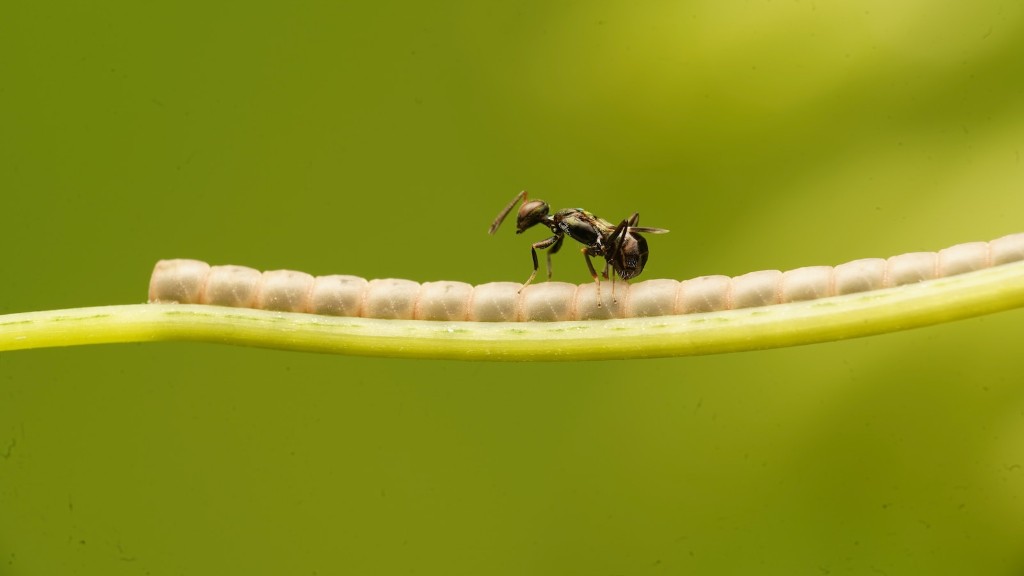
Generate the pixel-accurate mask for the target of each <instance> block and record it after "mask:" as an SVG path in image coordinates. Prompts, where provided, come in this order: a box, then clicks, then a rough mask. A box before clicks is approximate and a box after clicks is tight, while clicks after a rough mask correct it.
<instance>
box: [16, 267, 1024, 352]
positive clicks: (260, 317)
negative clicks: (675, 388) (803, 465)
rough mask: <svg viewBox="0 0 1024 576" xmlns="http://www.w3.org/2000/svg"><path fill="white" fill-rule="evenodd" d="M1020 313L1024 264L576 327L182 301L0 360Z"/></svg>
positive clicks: (740, 333) (498, 348) (55, 317)
mask: <svg viewBox="0 0 1024 576" xmlns="http://www.w3.org/2000/svg"><path fill="white" fill-rule="evenodd" d="M1021 306H1024V262H1015V263H1011V264H1004V265H1001V266H996V267H993V268H988V269H985V270H979V271H976V272H970V273H967V274H962V275H958V276H952V277H948V278H940V279H937V280H929V281H925V282H920V283H917V284H908V285H905V286H900V287H896V288H889V289H884V290H876V291H871V292H862V293H857V294H848V295H845V296H837V297H832V298H825V299H821V300H812V301H807V302H796V303H791V304H779V305H774V306H764V307H759V308H744V309H739V310H729V311H722V312H709V313H703V314H686V315H680V316H658V317H650V318H629V319H621V320H588V321H578V322H514V323H510V322H493V323H491V322H441V321H423V320H377V319H369V318H345V317H333V316H319V315H313V314H298V313H286V312H273V311H266V310H252V309H245V308H226V307H219V306H203V305H183V304H137V305H127V306H104V307H94V308H75V309H71V310H54V311H44V312H26V313H19V314H8V315H5V316H0V351H10V350H21V349H29V348H46V347H55V346H76V345H81V344H103V343H118V342H151V341H161V340H189V341H203V342H220V343H225V344H241V345H248V346H260V347H265V348H279V349H285V350H303V351H310V352H330V353H336V354H355V355H365V356H389V357H406V358H451V359H462V360H593V359H614V358H654V357H665V356H688V355H696V354H716V353H722V352H740V351H745V350H759V349H764V348H778V347H784V346H797V345H801V344H811V343H815V342H827V341H832V340H841V339H845V338H856V337H860V336H869V335H873V334H881V333H885V332H894V331H897V330H905V329H909V328H916V327H920V326H927V325H931V324H938V323H941V322H949V321H952V320H959V319H963V318H970V317H973V316H981V315H984V314H991V313H994V312H1000V311H1003V310H1009V309H1012V308H1017V307H1021Z"/></svg>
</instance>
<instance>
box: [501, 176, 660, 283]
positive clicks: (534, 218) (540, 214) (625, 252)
mask: <svg viewBox="0 0 1024 576" xmlns="http://www.w3.org/2000/svg"><path fill="white" fill-rule="evenodd" d="M520 200H522V201H523V205H522V206H520V207H519V215H518V217H517V218H516V234H522V233H523V231H525V230H527V229H529V228H531V227H533V226H536V225H537V224H543V225H544V226H547V227H548V228H550V229H551V231H552V232H553V233H554V236H552V237H551V238H548V239H546V240H541V241H540V242H534V243H533V245H532V246H530V253H531V255H532V256H533V273H532V274H530V277H529V278H528V279H527V280H526V282H524V283H523V288H526V287H527V286H528V285H529V284H530V282H533V279H534V278H536V277H537V269H538V268H539V263H538V262H537V249H538V248H540V249H545V248H547V249H548V279H549V280H550V279H551V255H552V254H555V253H557V252H558V250H559V249H561V248H562V240H564V239H565V235H566V234H568V235H569V237H570V238H572V239H573V240H575V241H577V242H579V243H580V244H583V248H581V249H580V252H582V253H583V257H584V258H585V259H586V261H587V269H588V270H590V276H591V277H592V278H593V279H594V282H596V283H597V298H598V302H599V303H600V301H601V281H600V280H599V279H598V277H597V270H595V269H594V263H593V262H591V260H590V257H591V256H604V259H605V265H604V271H602V272H601V275H602V276H603V277H604V278H605V279H606V280H607V279H608V268H609V266H610V267H611V269H612V270H613V271H614V273H615V274H618V276H619V277H620V278H622V279H623V280H629V279H630V278H635V277H637V276H639V275H640V273H641V272H643V270H644V265H646V264H647V257H648V250H647V240H646V239H645V238H644V237H643V236H641V235H640V234H639V232H648V233H651V234H664V233H666V232H668V230H665V229H664V228H644V227H640V226H637V224H638V223H639V222H640V213H639V212H634V213H633V215H632V216H630V217H629V218H628V219H626V220H623V221H622V222H620V223H619V225H618V226H615V225H613V224H612V223H611V222H609V221H607V220H604V219H603V218H598V217H597V216H594V215H593V214H591V213H590V212H587V211H586V210H584V209H582V208H565V209H564V210H559V211H558V212H555V215H554V216H551V215H550V214H548V212H549V211H550V208H551V207H550V206H548V203H547V202H545V201H543V200H530V199H529V198H528V197H527V194H526V190H523V191H522V192H520V193H519V194H517V195H516V197H515V198H513V199H512V201H511V202H509V203H508V206H505V208H504V209H502V211H501V212H500V213H499V214H498V217H497V218H495V219H494V223H492V224H491V228H490V229H489V230H488V231H487V233H488V234H494V233H495V232H496V231H497V230H498V227H499V226H501V223H502V222H503V221H504V220H505V217H506V216H508V214H509V212H511V211H512V209H513V208H515V205H516V204H517V203H518V202H519V201H520ZM520 290H522V288H520ZM614 291H615V278H614V276H613V277H612V292H613V293H614Z"/></svg>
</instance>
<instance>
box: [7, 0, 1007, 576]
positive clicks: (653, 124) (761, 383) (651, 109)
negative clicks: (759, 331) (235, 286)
mask: <svg viewBox="0 0 1024 576" xmlns="http://www.w3.org/2000/svg"><path fill="white" fill-rule="evenodd" d="M1022 62H1024V6H1022V5H1021V4H1019V3H1013V2H1003V1H994V0H983V1H979V2H947V3H935V2H928V1H925V0H915V1H901V2H895V3H892V2H882V1H871V2H857V3H837V2H821V1H819V2H805V1H799V2H728V3H724V2H711V1H710V0H707V1H703V2H682V1H680V2H646V3H627V2H620V1H603V2H523V3H498V2H469V1H461V2H447V3H443V4H438V3H415V2H395V1H385V2H375V3H370V2H364V3H331V2H299V3H293V4H281V3H244V4H243V3H219V4H212V5H211V4H208V3H201V2H191V1H189V2H177V3H171V4H149V3H132V2H99V3H96V2H63V3H30V2H26V1H24V0H12V1H8V2H6V3H5V4H4V6H3V7H2V8H0V198H2V200H0V222H2V229H0V238H2V241H3V247H2V248H0V249H2V251H3V253H2V258H0V280H2V282H0V313H10V312H19V311H27V310H36V309H53V308H62V307H75V306H86V305H98V304H115V303H132V302H141V301H143V300H144V299H145V293H146V283H147V280H148V275H149V272H150V269H151V267H152V265H153V263H154V262H155V261H156V260H158V259H160V258H169V257H189V258H198V259H203V260H207V261H210V262H213V263H236V264H245V265H249V266H253V267H257V268H261V269H272V268H292V269H299V270H304V271H308V272H312V273H316V274H325V273H350V274H357V275H361V276H365V277H403V278H412V279H415V280H420V281H425V280H438V279H446V280H462V281H467V282H473V283H480V282H486V281H496V280H512V281H521V280H523V279H525V277H526V276H527V274H528V273H529V269H530V262H529V254H528V248H527V244H528V242H529V241H530V240H531V239H532V240H537V239H540V238H542V237H543V234H541V232H540V231H531V233H529V234H526V235H525V236H528V237H529V238H524V237H517V236H515V235H514V234H513V233H512V230H511V228H509V227H506V228H505V229H503V230H501V233H500V234H499V235H497V236H496V237H493V238H492V237H488V236H487V235H486V234H485V230H486V228H487V225H488V224H489V223H490V221H491V219H492V218H493V217H494V215H495V213H496V212H497V211H498V209H499V208H500V207H501V206H503V205H504V204H505V203H506V202H507V201H508V200H509V199H510V198H511V197H512V196H513V195H514V194H515V193H516V192H518V191H519V190H520V189H523V188H527V189H529V190H530V191H531V192H533V194H534V195H535V196H537V197H540V198H543V199H546V200H548V201H550V202H551V203H552V205H553V206H554V207H556V208H560V207H570V206H582V207H585V208H587V209H589V210H591V211H594V212H596V213H597V214H599V215H602V216H604V217H606V218H609V219H617V218H622V217H625V216H627V215H628V214H630V213H631V212H632V211H634V210H639V211H640V212H641V214H642V215H643V220H642V222H643V224H645V225H649V226H660V227H665V228H670V229H671V230H672V233H671V234H668V235H665V236H658V237H654V238H652V239H651V249H652V258H651V262H650V264H649V266H648V268H647V271H646V272H645V278H657V277H675V278H686V277H692V276H697V275H702V274H716V273H720V274H739V273H743V272H747V271H751V270H757V269H764V268H780V269H786V268H792V267H797V266H802V265H811V264H836V263H840V262H843V261H846V260H850V259H854V258H859V257H868V256H889V255H892V254H897V253H900V252H907V251H915V250H935V249H938V248H942V247H945V246H947V245H951V244H954V243H958V242H964V241H971V240H988V239H992V238H995V237H998V236H1001V235H1004V234H1007V233H1011V232H1018V231H1021V230H1024V224H1022V218H1021V214H1024V162H1022V159H1021V153H1022V149H1024V73H1022V68H1021V63H1022ZM574 253H575V252H574V251H566V253H565V254H561V255H559V257H557V259H556V263H555V265H556V268H555V275H556V278H557V279H560V280H568V281H578V282H583V281H586V280H587V279H588V276H587V273H586V268H585V266H584V264H583V262H582V261H580V260H582V259H577V258H578V257H576V256H574ZM1022 321H1024V313H1022V312H1010V313H1005V314H1000V315H998V316H993V317H987V318H980V319H976V320H971V321H966V322H960V323H956V324H952V325H945V326H939V327H934V328H929V329H923V330H917V331H913V332H908V333H901V334H892V335H886V336H881V337H876V338H870V339H864V340H856V341H849V342H839V343H834V344H826V345H817V346H809V347H803V348H794V349H785V350H775V351H767V352H759V353H746V354H736V355H726V356H716V357H705V358H679V359H665V360H653V361H629V362H586V363H569V364H544V363H530V364H485V363H473V362H462V363H455V362H440V361H405V360H381V359H365V358H348V357H336V356H320V355H313V354H302V353H286V352H276V351H267V350H257V349H246V348H232V347H226V346H216V345H207V344H188V343H181V344H147V345H121V346H104V347H87V348H76V349H55V350H38V351H27V352H17V353H9V354H3V355H0V574H15V575H35V574H115V575H116V574H152V575H164V574H168V575H170V574H231V573H234V574H245V573H249V574H310V575H312V574H319V575H325V574H342V573H352V574H399V573H408V574H580V575H583V574H598V575H616V574H622V575H633V574H670V573H675V574H678V573H705V574H708V573H722V574H738V573H757V574H868V573H879V574H925V573H929V574H967V573H973V574H1020V573H1021V571H1022V570H1024V353H1022V346H1021V341H1022V338H1021V337H1022V335H1024V333H1022V328H1021V325H1022Z"/></svg>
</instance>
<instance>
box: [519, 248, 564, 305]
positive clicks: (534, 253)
mask: <svg viewBox="0 0 1024 576" xmlns="http://www.w3.org/2000/svg"><path fill="white" fill-rule="evenodd" d="M561 239H562V236H561V235H558V234H556V235H554V236H552V237H551V238H548V239H547V240H541V241H540V242H534V243H533V245H531V246H530V255H531V256H533V274H530V277H529V278H527V279H526V282H523V288H526V287H527V286H529V285H530V282H533V279H534V278H536V277H537V269H538V268H540V263H539V262H538V261H537V248H540V249H542V250H543V249H544V248H547V247H548V246H551V245H552V244H555V243H556V242H558V241H559V240H561ZM523 288H520V289H519V292H522V291H523Z"/></svg>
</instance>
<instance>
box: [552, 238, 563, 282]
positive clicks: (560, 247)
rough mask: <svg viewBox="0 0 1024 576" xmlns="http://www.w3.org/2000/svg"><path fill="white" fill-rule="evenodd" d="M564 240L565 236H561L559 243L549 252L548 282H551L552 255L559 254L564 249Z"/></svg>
mask: <svg viewBox="0 0 1024 576" xmlns="http://www.w3.org/2000/svg"><path fill="white" fill-rule="evenodd" d="M562 240H565V236H560V237H559V238H558V242H555V245H554V246H552V247H551V249H549V250H548V280H551V255H552V254H557V253H558V251H559V250H561V249H562Z"/></svg>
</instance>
